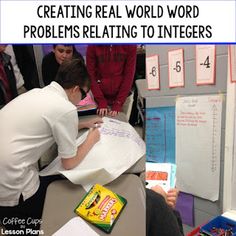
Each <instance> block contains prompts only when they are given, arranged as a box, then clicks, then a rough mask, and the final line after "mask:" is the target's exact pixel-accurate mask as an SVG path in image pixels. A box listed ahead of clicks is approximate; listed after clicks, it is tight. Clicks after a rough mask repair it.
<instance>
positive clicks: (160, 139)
mask: <svg viewBox="0 0 236 236" xmlns="http://www.w3.org/2000/svg"><path fill="white" fill-rule="evenodd" d="M146 149H147V151H146V156H147V161H149V162H159V163H166V162H169V163H175V107H158V108H147V109H146Z"/></svg>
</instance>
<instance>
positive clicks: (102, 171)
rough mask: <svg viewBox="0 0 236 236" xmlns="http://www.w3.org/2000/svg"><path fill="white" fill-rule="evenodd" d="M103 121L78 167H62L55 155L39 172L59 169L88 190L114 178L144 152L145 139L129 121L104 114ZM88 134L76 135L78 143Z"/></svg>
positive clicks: (51, 172)
mask: <svg viewBox="0 0 236 236" xmlns="http://www.w3.org/2000/svg"><path fill="white" fill-rule="evenodd" d="M103 122H104V123H103V124H102V126H101V128H100V134H101V138H100V141H99V142H98V143H96V144H95V145H94V147H93V148H92V149H91V150H90V152H89V153H88V155H87V156H86V157H85V158H84V160H83V161H82V162H81V163H80V164H79V165H78V166H77V167H75V168H74V169H72V170H65V169H64V168H63V167H62V165H61V160H60V158H59V157H57V158H56V159H55V160H54V161H53V162H52V163H51V164H50V165H49V166H48V167H47V168H45V169H44V170H42V171H41V172H40V175H41V176H47V175H54V174H58V173H61V174H63V175H64V176H65V177H66V178H68V179H69V180H70V181H71V182H73V183H75V184H81V185H82V186H83V187H84V188H85V189H86V190H89V189H90V187H91V186H92V185H94V184H95V183H99V184H102V185H103V184H107V183H109V182H111V181H113V180H114V179H116V178H117V177H119V176H120V175H121V174H122V173H123V172H125V171H126V170H127V169H129V168H130V167H131V166H132V165H133V164H135V162H137V161H138V160H139V159H140V158H141V157H142V156H143V155H144V154H145V152H146V150H145V143H144V141H143V140H142V139H141V138H140V136H139V135H138V133H137V132H136V131H135V129H134V128H133V127H132V126H131V125H130V124H129V123H126V122H122V121H118V120H115V119H111V118H107V117H104V118H103ZM87 134H88V132H86V133H84V134H83V135H82V136H81V137H79V138H78V140H77V144H78V145H80V144H81V143H82V142H83V141H84V140H85V138H86V136H87Z"/></svg>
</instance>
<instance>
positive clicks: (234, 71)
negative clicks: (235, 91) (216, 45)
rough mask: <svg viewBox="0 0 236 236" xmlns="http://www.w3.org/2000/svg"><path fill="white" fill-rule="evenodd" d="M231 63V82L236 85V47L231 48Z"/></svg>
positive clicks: (231, 46)
mask: <svg viewBox="0 0 236 236" xmlns="http://www.w3.org/2000/svg"><path fill="white" fill-rule="evenodd" d="M229 61H230V80H231V82H232V83H236V47H235V46H234V45H230V46H229Z"/></svg>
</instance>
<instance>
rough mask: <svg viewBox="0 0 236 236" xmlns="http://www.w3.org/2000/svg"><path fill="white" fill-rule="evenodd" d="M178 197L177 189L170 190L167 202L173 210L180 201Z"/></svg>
mask: <svg viewBox="0 0 236 236" xmlns="http://www.w3.org/2000/svg"><path fill="white" fill-rule="evenodd" d="M178 195H179V190H178V189H177V188H172V189H170V190H169V191H168V192H167V194H166V196H167V197H166V202H167V204H168V205H169V206H170V207H172V208H173V209H174V208H175V206H176V202H177V199H178Z"/></svg>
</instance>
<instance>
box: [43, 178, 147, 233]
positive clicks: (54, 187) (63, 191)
mask: <svg viewBox="0 0 236 236" xmlns="http://www.w3.org/2000/svg"><path fill="white" fill-rule="evenodd" d="M106 186H107V187H108V188H109V189H111V190H112V191H114V192H116V193H118V194H120V195H122V196H123V197H125V198H126V199H127V201H128V203H127V205H126V207H125V208H124V210H123V211H122V213H121V215H120V217H119V219H118V221H117V222H116V224H115V226H114V228H113V230H112V232H111V234H110V235H111V236H133V235H135V236H144V235H146V233H145V232H146V222H145V218H146V217H145V216H146V208H145V206H146V200H145V188H144V185H143V183H142V181H141V180H140V178H139V177H137V176H136V175H133V174H126V175H121V176H120V177H119V178H118V179H116V180H114V181H113V182H111V183H109V184H107V185H106ZM85 193H86V192H85V190H84V189H83V188H82V187H81V186H80V185H74V184H72V183H71V182H69V181H68V180H60V181H55V182H53V183H51V184H50V185H49V187H48V189H47V195H46V199H45V204H44V210H43V216H42V220H43V223H42V225H41V229H42V230H43V231H44V235H45V236H50V235H52V234H53V233H54V232H56V231H57V230H58V229H59V228H61V227H62V226H63V225H64V224H65V223H67V222H68V221H69V220H70V219H72V218H73V217H75V216H76V214H75V213H74V209H75V207H76V206H77V205H78V203H79V202H80V201H81V199H82V197H83V196H84V195H85ZM91 227H92V228H93V229H94V230H95V231H96V232H97V233H98V234H99V235H101V236H103V235H107V234H106V233H104V232H102V231H101V230H100V229H98V228H96V227H95V226H93V225H91ZM80 236H86V235H80Z"/></svg>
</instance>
